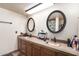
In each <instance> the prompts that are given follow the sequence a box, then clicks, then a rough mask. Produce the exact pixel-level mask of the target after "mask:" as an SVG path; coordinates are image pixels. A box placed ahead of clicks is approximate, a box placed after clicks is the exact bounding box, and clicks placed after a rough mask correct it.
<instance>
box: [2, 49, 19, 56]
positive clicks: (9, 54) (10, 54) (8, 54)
mask: <svg viewBox="0 0 79 59" xmlns="http://www.w3.org/2000/svg"><path fill="white" fill-rule="evenodd" d="M17 51H18V50H14V51H11V52H9V53H7V54H4V55H1V56H12V53H14V52H17Z"/></svg>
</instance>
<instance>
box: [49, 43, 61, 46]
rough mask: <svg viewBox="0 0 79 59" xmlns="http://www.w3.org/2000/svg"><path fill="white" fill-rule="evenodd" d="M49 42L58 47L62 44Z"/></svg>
mask: <svg viewBox="0 0 79 59" xmlns="http://www.w3.org/2000/svg"><path fill="white" fill-rule="evenodd" d="M48 44H49V45H52V46H57V47H58V46H60V44H59V43H52V42H48Z"/></svg>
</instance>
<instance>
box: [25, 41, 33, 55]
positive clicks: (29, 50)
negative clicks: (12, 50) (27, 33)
mask: <svg viewBox="0 0 79 59" xmlns="http://www.w3.org/2000/svg"><path fill="white" fill-rule="evenodd" d="M31 52H32V47H31V43H30V42H27V41H26V55H27V56H31V55H32V53H31Z"/></svg>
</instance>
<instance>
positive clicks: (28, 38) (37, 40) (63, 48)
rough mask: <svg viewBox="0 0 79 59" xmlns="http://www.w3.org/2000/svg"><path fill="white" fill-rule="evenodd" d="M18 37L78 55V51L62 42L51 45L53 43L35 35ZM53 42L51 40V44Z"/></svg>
mask: <svg viewBox="0 0 79 59" xmlns="http://www.w3.org/2000/svg"><path fill="white" fill-rule="evenodd" d="M19 38H21V39H24V40H27V41H31V42H34V43H37V44H41V45H44V46H47V47H50V48H53V49H56V50H60V51H64V52H67V53H70V54H73V55H77V56H79V51H76V50H74V49H72V48H71V47H67V44H64V43H57V44H59V46H53V45H50V44H47V43H46V42H44V41H43V40H40V39H38V38H35V37H21V36H19ZM53 43H54V42H52V44H53Z"/></svg>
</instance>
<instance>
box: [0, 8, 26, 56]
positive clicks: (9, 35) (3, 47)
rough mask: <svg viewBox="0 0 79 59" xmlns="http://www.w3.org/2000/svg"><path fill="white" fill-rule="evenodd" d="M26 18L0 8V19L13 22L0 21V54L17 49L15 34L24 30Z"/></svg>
mask: <svg viewBox="0 0 79 59" xmlns="http://www.w3.org/2000/svg"><path fill="white" fill-rule="evenodd" d="M26 20H27V18H26V17H25V16H23V15H20V14H17V13H15V12H12V11H9V10H6V9H3V8H0V21H6V22H8V21H9V22H12V23H13V24H5V23H0V55H3V54H6V53H9V52H11V51H14V50H16V49H17V35H19V34H20V32H26V30H25V28H26V26H25V25H26ZM16 31H18V33H17V34H16V33H15V32H16Z"/></svg>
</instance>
